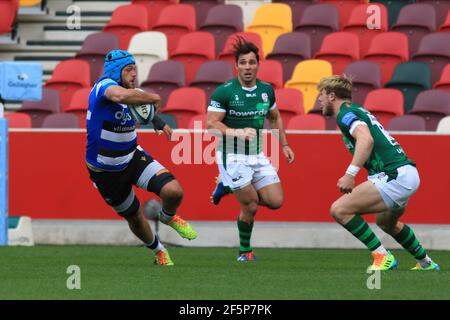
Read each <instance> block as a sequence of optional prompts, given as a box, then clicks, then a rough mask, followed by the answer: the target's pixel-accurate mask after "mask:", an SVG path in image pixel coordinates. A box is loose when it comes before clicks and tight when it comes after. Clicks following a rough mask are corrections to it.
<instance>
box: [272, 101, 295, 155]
mask: <svg viewBox="0 0 450 320" xmlns="http://www.w3.org/2000/svg"><path fill="white" fill-rule="evenodd" d="M267 119H269V124H270V128H271V129H275V130H277V131H275V132H276V133H275V134H277V133H278V139H279V141H280V144H281V146H282V148H283V153H284V155H285V157H286V159H287V160H288V162H289V163H291V162H292V161H294V152H293V151H292V149H291V147H290V146H289V143H288V141H287V137H286V132H285V131H284V125H283V119H282V118H281V115H280V111H279V110H278V108H277V107H276V106H275V107H273V108H272V109H270V110H269V112H268V114H267Z"/></svg>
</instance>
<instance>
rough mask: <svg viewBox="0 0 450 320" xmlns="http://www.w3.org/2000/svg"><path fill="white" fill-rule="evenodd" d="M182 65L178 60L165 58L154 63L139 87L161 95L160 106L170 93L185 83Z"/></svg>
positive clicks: (164, 102) (162, 105)
mask: <svg viewBox="0 0 450 320" xmlns="http://www.w3.org/2000/svg"><path fill="white" fill-rule="evenodd" d="M185 78H186V76H185V71H184V65H183V64H182V63H181V62H179V61H173V60H167V61H160V62H157V63H155V64H154V65H153V66H152V68H151V69H150V73H149V74H148V77H147V80H145V81H144V82H143V83H142V84H141V88H142V89H144V90H147V91H150V92H154V93H157V94H159V95H160V96H161V107H162V108H164V106H165V105H166V103H167V99H168V98H169V95H170V93H171V92H172V91H173V90H175V89H178V88H181V87H184V85H185Z"/></svg>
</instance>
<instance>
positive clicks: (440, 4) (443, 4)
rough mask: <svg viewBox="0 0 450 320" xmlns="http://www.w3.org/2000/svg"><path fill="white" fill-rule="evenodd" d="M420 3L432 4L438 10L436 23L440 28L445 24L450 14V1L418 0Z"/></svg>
mask: <svg viewBox="0 0 450 320" xmlns="http://www.w3.org/2000/svg"><path fill="white" fill-rule="evenodd" d="M416 2H418V3H428V4H431V5H432V6H433V7H434V9H435V10H436V23H437V25H438V26H440V25H441V24H442V23H444V21H445V18H446V17H447V14H448V12H449V11H450V1H448V0H416Z"/></svg>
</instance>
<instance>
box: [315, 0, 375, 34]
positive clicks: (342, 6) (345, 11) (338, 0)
mask: <svg viewBox="0 0 450 320" xmlns="http://www.w3.org/2000/svg"><path fill="white" fill-rule="evenodd" d="M366 2H367V1H366V0H320V3H326V4H332V5H334V6H336V8H337V9H338V10H339V26H340V28H342V27H343V26H344V25H345V24H346V23H347V22H348V20H349V18H350V15H351V13H352V11H353V9H354V8H355V7H357V6H358V5H359V4H361V3H366Z"/></svg>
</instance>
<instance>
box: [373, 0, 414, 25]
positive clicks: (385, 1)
mask: <svg viewBox="0 0 450 320" xmlns="http://www.w3.org/2000/svg"><path fill="white" fill-rule="evenodd" d="M370 2H378V3H381V4H382V5H384V6H385V7H386V9H387V13H388V23H389V30H391V28H392V26H393V25H394V24H395V23H396V22H397V18H398V15H399V13H400V10H401V9H402V8H403V7H404V6H406V5H408V4H412V3H416V0H394V1H393V0H371V1H370Z"/></svg>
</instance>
